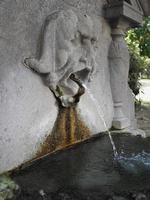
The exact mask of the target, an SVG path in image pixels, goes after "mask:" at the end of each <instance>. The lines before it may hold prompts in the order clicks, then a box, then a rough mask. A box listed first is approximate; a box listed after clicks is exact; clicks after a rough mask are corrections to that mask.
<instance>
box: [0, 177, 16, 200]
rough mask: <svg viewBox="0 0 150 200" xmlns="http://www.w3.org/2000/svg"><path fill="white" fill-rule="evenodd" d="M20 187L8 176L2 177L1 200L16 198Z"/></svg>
mask: <svg viewBox="0 0 150 200" xmlns="http://www.w3.org/2000/svg"><path fill="white" fill-rule="evenodd" d="M18 189H19V186H18V185H16V184H15V182H14V181H13V180H12V179H11V178H10V177H9V176H7V175H0V200H8V199H12V198H13V197H14V193H15V191H16V190H18Z"/></svg>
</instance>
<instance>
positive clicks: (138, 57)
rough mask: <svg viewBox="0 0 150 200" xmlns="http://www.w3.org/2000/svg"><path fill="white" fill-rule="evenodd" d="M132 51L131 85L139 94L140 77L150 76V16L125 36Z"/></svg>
mask: <svg viewBox="0 0 150 200" xmlns="http://www.w3.org/2000/svg"><path fill="white" fill-rule="evenodd" d="M125 40H126V42H127V45H128V48H129V52H130V56H131V57H130V71H129V86H130V87H131V89H132V90H133V92H134V94H135V95H137V94H138V93H139V89H140V83H139V79H140V78H141V76H142V77H144V78H149V77H150V16H149V17H147V18H145V20H144V21H143V24H142V26H141V27H139V28H135V29H130V30H129V31H128V32H127V34H126V37H125Z"/></svg>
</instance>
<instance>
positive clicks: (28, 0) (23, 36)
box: [0, 0, 113, 173]
mask: <svg viewBox="0 0 150 200" xmlns="http://www.w3.org/2000/svg"><path fill="white" fill-rule="evenodd" d="M104 3H105V1H102V0H101V1H100V0H23V1H20V0H3V1H1V2H0V26H1V29H0V48H1V51H0V60H1V63H0V129H1V132H0V173H2V172H3V171H7V170H10V169H13V168H15V167H17V166H18V165H20V164H22V163H23V162H25V161H28V160H31V159H32V158H34V157H35V155H36V152H37V151H38V150H39V148H40V146H41V144H42V142H44V140H45V138H46V137H47V136H48V135H49V134H50V133H51V130H52V128H53V126H54V122H55V120H56V117H57V113H58V107H57V102H56V100H55V98H54V95H53V93H52V92H51V91H50V90H49V88H48V87H46V86H45V85H44V83H43V81H42V79H41V77H40V76H39V75H38V74H36V73H34V72H33V71H31V70H30V69H28V68H26V67H25V66H24V65H23V60H24V58H26V57H35V56H37V53H38V51H39V43H40V40H41V28H42V25H43V23H44V21H45V19H46V17H47V16H48V15H49V14H50V13H51V12H53V11H54V10H68V9H71V10H73V11H74V12H75V13H77V14H78V13H82V14H84V13H85V14H87V15H89V16H90V17H91V19H92V21H93V24H94V29H95V31H96V32H97V33H98V42H97V52H96V58H95V59H96V63H97V65H96V72H95V74H94V78H93V80H92V81H91V82H89V83H88V84H87V87H88V88H89V91H86V92H85V94H84V95H83V96H82V97H81V100H80V102H79V104H78V115H79V116H80V117H81V118H82V120H83V121H84V122H85V124H86V125H87V126H88V128H89V129H90V130H91V132H92V134H96V133H99V132H102V131H105V130H107V129H108V128H110V127H111V124H112V119H113V101H112V93H111V88H110V74H109V61H108V51H109V46H110V43H111V28H110V26H109V24H108V22H107V21H106V20H105V19H104V17H103V16H104V15H103V5H104ZM90 92H91V93H92V94H90ZM103 118H104V119H103ZM104 121H105V123H106V126H107V127H106V126H105V123H104Z"/></svg>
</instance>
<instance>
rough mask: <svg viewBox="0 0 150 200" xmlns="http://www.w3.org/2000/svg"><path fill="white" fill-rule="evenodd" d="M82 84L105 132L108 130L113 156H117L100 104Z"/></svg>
mask: <svg viewBox="0 0 150 200" xmlns="http://www.w3.org/2000/svg"><path fill="white" fill-rule="evenodd" d="M83 86H84V87H85V89H86V91H87V93H88V95H89V96H90V98H91V100H92V101H93V103H94V105H95V107H96V109H97V112H98V115H99V117H100V119H101V120H102V122H103V124H104V126H105V128H106V130H107V132H108V135H109V139H110V142H111V145H112V149H113V152H114V157H117V156H118V152H117V149H116V146H115V143H114V141H113V138H112V135H111V132H110V131H109V128H108V126H107V124H106V122H105V119H104V115H103V113H102V109H101V106H100V104H99V103H98V101H97V99H96V98H95V97H94V95H93V94H92V93H91V91H90V89H89V88H87V86H86V85H85V84H83Z"/></svg>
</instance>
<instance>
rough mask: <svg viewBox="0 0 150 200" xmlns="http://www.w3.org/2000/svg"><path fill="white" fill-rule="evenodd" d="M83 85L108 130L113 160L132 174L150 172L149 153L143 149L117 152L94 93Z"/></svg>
mask: <svg viewBox="0 0 150 200" xmlns="http://www.w3.org/2000/svg"><path fill="white" fill-rule="evenodd" d="M84 87H85V88H86V91H87V93H88V94H89V96H90V98H91V100H92V101H93V103H94V105H95V107H96V109H97V112H98V115H99V117H100V119H101V120H102V121H103V124H104V126H105V128H106V130H107V132H108V135H109V139H110V142H111V145H112V149H113V154H114V161H115V162H116V163H117V164H118V166H120V167H121V168H122V169H124V170H125V171H126V172H129V173H132V174H141V173H143V172H147V171H149V172H150V153H146V152H144V151H143V152H140V153H138V154H132V155H128V156H127V155H126V154H124V153H123V152H122V153H118V152H117V148H116V145H115V143H114V140H113V138H112V135H111V132H110V131H109V129H108V126H107V124H106V122H105V119H104V116H103V112H102V108H101V106H100V105H99V103H98V101H97V100H96V98H95V97H94V95H93V94H92V93H91V91H90V89H88V88H87V87H86V85H84Z"/></svg>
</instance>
